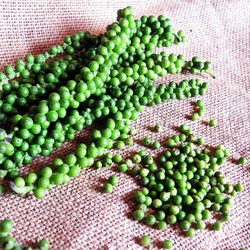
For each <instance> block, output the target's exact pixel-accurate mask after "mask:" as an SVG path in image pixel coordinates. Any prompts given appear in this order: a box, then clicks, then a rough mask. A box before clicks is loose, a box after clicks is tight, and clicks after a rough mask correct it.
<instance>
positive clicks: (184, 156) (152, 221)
mask: <svg viewBox="0 0 250 250" xmlns="http://www.w3.org/2000/svg"><path fill="white" fill-rule="evenodd" d="M180 132H181V133H180V134H176V135H173V136H172V137H171V138H169V139H168V140H167V141H166V146H167V149H164V151H163V152H162V153H161V154H160V155H159V156H158V157H157V158H156V159H155V158H154V157H153V156H151V155H150V154H146V152H145V151H144V150H142V151H140V152H138V153H137V154H139V155H140V156H141V161H140V162H138V164H139V168H136V167H135V169H136V171H135V172H136V174H134V175H135V176H136V177H137V178H138V177H139V184H140V185H141V186H142V187H141V188H140V189H139V190H137V191H136V192H135V193H134V200H135V202H136V204H137V206H136V208H135V210H134V212H133V217H134V219H135V220H137V221H144V222H145V223H146V224H147V225H150V226H155V227H157V228H158V229H160V230H164V229H165V228H166V227H167V225H169V224H170V225H174V224H177V225H178V226H179V227H180V229H181V230H183V231H184V232H185V234H186V236H188V237H193V236H194V230H195V229H205V228H206V221H208V220H209V219H210V218H211V217H212V216H214V215H215V214H216V215H217V216H216V218H217V221H216V222H215V223H214V224H213V229H214V230H220V229H221V223H222V222H224V221H228V220H229V218H230V216H229V211H230V208H231V205H232V203H233V200H234V197H235V196H236V194H237V192H241V191H243V186H242V184H240V183H238V184H235V185H232V184H230V183H229V182H228V181H227V180H226V178H225V177H224V176H223V174H222V172H220V171H219V166H221V165H223V164H225V162H226V158H227V157H228V156H229V151H228V150H227V149H225V148H224V147H223V146H218V147H217V148H216V149H215V151H214V152H213V151H212V150H209V149H207V148H205V147H202V144H203V143H204V140H203V139H202V138H196V137H195V135H194V134H193V133H192V131H191V130H190V129H189V128H188V127H187V126H186V125H184V124H183V125H181V126H180Z"/></svg>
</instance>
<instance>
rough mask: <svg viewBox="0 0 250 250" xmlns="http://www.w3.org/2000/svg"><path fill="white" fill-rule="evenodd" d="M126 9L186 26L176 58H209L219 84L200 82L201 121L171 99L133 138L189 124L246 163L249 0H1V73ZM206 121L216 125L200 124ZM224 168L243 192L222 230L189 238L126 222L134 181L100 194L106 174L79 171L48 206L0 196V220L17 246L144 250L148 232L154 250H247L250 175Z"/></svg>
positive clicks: (145, 116) (39, 162)
mask: <svg viewBox="0 0 250 250" xmlns="http://www.w3.org/2000/svg"><path fill="white" fill-rule="evenodd" d="M128 5H131V6H133V7H134V9H135V14H136V16H137V17H140V16H141V15H160V14H163V15H166V16H168V17H169V18H170V19H171V20H172V21H173V23H174V27H176V30H178V29H182V30H183V31H184V33H185V34H186V37H187V41H186V43H184V44H181V45H179V46H173V47H171V48H170V49H168V50H169V53H171V52H176V53H181V54H184V55H185V56H186V58H188V59H189V58H191V57H192V56H194V55H198V56H200V57H201V58H202V59H204V60H209V61H211V62H212V64H213V66H214V72H215V75H216V79H215V80H213V79H212V78H209V77H206V76H204V75H203V76H202V78H203V79H204V81H208V82H209V90H208V92H207V93H206V94H205V96H204V97H202V99H203V100H204V101H205V105H206V113H205V115H204V116H203V117H202V118H201V119H200V120H199V121H198V122H192V121H190V120H187V119H186V115H189V114H191V113H192V112H193V110H194V107H193V106H192V104H191V101H190V99H189V100H183V101H170V102H168V103H165V104H161V105H158V106H155V107H147V108H144V109H143V112H142V113H141V114H140V116H139V117H138V119H137V120H136V121H135V122H134V126H135V128H137V129H138V134H137V135H136V140H135V141H137V142H138V141H139V140H140V139H142V138H143V137H144V136H146V135H148V136H150V137H152V138H154V139H158V140H160V141H163V140H164V138H166V137H167V136H168V135H171V134H173V133H174V126H178V125H180V124H181V123H183V122H185V123H187V124H188V125H190V126H191V128H192V129H193V131H194V132H196V133H197V134H198V135H201V136H203V137H204V138H205V139H206V142H207V143H208V144H210V145H214V146H215V145H218V144H223V145H225V146H226V147H227V148H228V149H229V150H230V151H231V153H232V155H233V157H235V158H237V159H238V157H239V156H241V155H244V156H247V157H248V158H249V159H250V136H249V131H250V67H249V60H250V49H249V48H250V3H249V1H248V0H238V1H237V0H227V1H226V0H221V1H219V0H217V1H216V0H213V1H212V0H210V1H209V0H208V1H192V0H187V1H175V0H173V1H166V0H145V1H144V0H141V1H140V0H135V1H132V0H131V1H127V0H106V1H98V0H74V1H73V0H61V1H60V0H54V1H50V0H36V1H34V0H12V1H11V0H0V68H3V66H4V65H6V64H8V63H14V62H15V60H16V59H18V58H23V57H24V55H25V54H26V53H33V54H36V53H40V52H42V51H43V50H44V49H46V48H48V47H50V46H51V45H53V44H57V43H60V42H61V40H62V39H63V37H64V36H65V35H66V34H72V33H74V32H76V31H90V32H92V33H95V34H99V33H101V32H103V31H104V30H105V27H106V26H107V25H108V24H110V23H112V22H113V21H115V19H116V12H117V10H118V9H120V8H123V7H126V6H128ZM185 78H191V76H190V75H183V74H182V75H178V76H171V77H170V76H168V77H166V78H165V79H163V80H162V81H163V82H166V83H168V82H169V81H172V80H175V81H179V80H181V79H185ZM211 117H214V118H216V119H217V121H218V125H217V126H216V127H213V128H211V127H209V126H208V125H207V124H206V122H207V121H209V119H210V118H211ZM156 123H159V124H161V125H163V127H164V130H163V132H161V133H154V132H151V131H150V130H149V127H150V126H153V125H155V124H156ZM84 138H87V132H85V131H83V132H81V133H80V135H79V136H78V138H77V140H76V141H75V142H72V143H65V145H64V146H63V148H61V149H59V150H57V151H56V153H55V154H54V155H53V156H51V157H49V158H48V159H43V158H39V159H36V160H35V161H34V162H33V163H32V164H31V166H30V167H28V169H30V168H39V167H41V166H44V165H45V164H48V163H49V162H50V161H51V159H52V158H53V157H55V156H58V155H59V156H63V155H64V154H65V153H66V152H70V151H72V149H73V146H75V145H77V141H81V140H83V139H84ZM140 148H141V146H140V144H139V143H135V145H134V146H132V147H131V148H128V149H126V150H125V151H124V152H123V153H124V154H125V155H129V153H130V152H134V151H136V150H138V149H140ZM221 171H222V172H223V173H224V174H225V175H226V177H227V178H228V179H229V180H230V181H231V182H232V183H237V182H242V183H243V184H244V186H245V191H244V192H243V193H240V194H238V195H237V197H236V199H235V203H234V205H233V208H232V212H231V217H232V219H231V220H230V222H228V223H224V224H223V230H222V231H220V232H214V231H209V230H205V231H201V232H198V231H197V235H196V237H195V238H193V239H188V238H185V237H183V236H182V235H181V234H180V232H179V231H178V230H177V229H175V228H173V227H170V226H169V227H168V228H167V230H166V231H164V232H161V231H159V230H157V229H153V228H150V227H148V226H145V225H143V224H141V223H137V222H135V221H134V220H132V219H131V211H132V208H133V202H132V193H133V190H134V189H136V188H137V187H138V186H137V184H136V183H135V181H134V180H133V179H132V178H130V177H128V176H126V175H124V174H119V175H120V182H119V185H118V186H117V187H115V188H114V191H113V193H111V194H103V193H101V191H100V188H101V186H102V183H103V181H104V180H105V179H107V178H108V176H109V175H110V174H111V173H114V172H113V171H112V170H107V169H106V170H100V171H96V170H91V169H88V170H84V171H82V173H81V174H80V175H79V176H78V177H77V178H75V179H74V180H71V181H70V183H69V184H68V185H64V186H61V187H56V188H54V189H52V190H51V191H50V192H49V193H48V194H47V196H46V197H45V199H43V200H36V199H35V198H33V197H32V196H28V197H27V198H21V197H17V196H16V195H14V194H10V193H8V194H6V195H5V196H3V197H0V217H1V219H3V218H6V217H9V218H11V219H12V220H13V221H14V224H15V229H14V231H13V235H14V236H15V237H16V238H17V239H18V240H20V241H21V242H23V243H27V244H30V243H33V242H35V241H36V240H38V239H41V238H43V237H44V238H47V239H49V241H50V242H51V249H52V250H58V249H59V250H83V249H84V250H85V249H91V250H92V249H93V250H94V249H119V250H125V249H129V250H130V249H142V248H141V247H140V246H139V244H138V238H139V237H140V236H141V235H142V234H148V235H150V236H151V237H152V239H153V246H154V247H153V249H156V248H157V247H158V246H159V242H160V241H162V240H165V239H172V241H173V243H174V248H173V249H186V250H193V249H195V250H196V249H197V250H198V249H220V250H221V249H225V250H234V249H235V250H236V249H239V248H240V247H246V248H250V234H249V233H250V198H249V192H250V168H249V164H247V165H246V166H241V165H235V164H234V163H232V162H231V161H229V162H227V163H226V164H225V166H223V167H221Z"/></svg>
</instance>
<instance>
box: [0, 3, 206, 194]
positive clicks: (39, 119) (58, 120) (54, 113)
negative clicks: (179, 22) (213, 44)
mask: <svg viewBox="0 0 250 250" xmlns="http://www.w3.org/2000/svg"><path fill="white" fill-rule="evenodd" d="M184 41H185V36H184V34H183V32H182V31H178V32H174V30H173V26H172V24H171V22H170V20H169V19H168V18H166V17H164V16H162V15H161V16H159V17H154V16H149V17H146V16H142V17H141V18H140V19H135V18H134V16H133V9H132V8H131V7H127V8H125V9H122V10H119V11H118V16H117V22H114V23H112V24H111V25H109V26H108V27H107V30H106V32H105V33H104V34H102V35H100V36H94V35H91V34H90V33H88V32H77V33H76V34H74V35H72V36H66V37H65V39H64V41H63V42H62V44H60V45H56V46H52V47H51V48H50V49H49V50H48V51H45V52H44V53H43V54H39V55H37V56H32V55H26V57H25V60H17V62H16V65H15V67H12V66H10V65H8V66H6V68H5V72H3V73H1V74H0V82H1V84H2V92H1V95H2V99H1V101H0V111H1V112H0V126H1V127H2V129H1V131H0V163H1V166H0V176H1V177H2V178H5V179H8V180H10V181H11V188H12V189H13V190H14V191H15V192H16V193H18V194H21V195H24V194H26V193H28V192H30V191H32V192H33V193H34V195H35V197H37V198H43V197H44V195H45V191H46V190H48V189H50V188H52V187H53V186H55V185H61V184H64V183H67V182H68V181H69V180H70V178H72V177H75V176H76V175H78V174H79V172H80V170H81V169H82V168H84V167H90V166H95V167H96V168H100V167H101V166H104V165H105V166H106V165H108V164H112V163H111V162H110V161H111V159H108V160H107V162H105V164H103V163H102V158H103V157H104V156H103V153H104V151H105V150H106V149H111V148H117V149H124V148H125V147H126V146H131V145H132V144H133V141H132V139H131V138H130V135H131V134H132V133H131V132H130V130H131V128H130V122H131V121H132V120H135V119H136V118H137V116H138V113H139V112H141V111H142V107H143V106H151V105H154V104H160V103H162V102H165V101H168V100H172V99H178V100H181V99H183V98H185V97H187V98H189V97H195V96H198V95H203V94H204V91H205V90H206V89H207V86H208V84H207V83H206V82H201V81H200V80H198V79H192V80H189V81H187V80H182V81H180V83H176V82H170V83H169V84H160V85H159V86H157V87H156V86H155V85H154V80H156V79H157V78H158V77H162V76H167V74H177V73H181V72H182V71H183V70H189V69H190V70H191V71H192V72H193V70H192V69H193V68H194V67H196V70H195V72H193V73H197V72H205V73H206V72H207V70H205V69H204V67H205V68H206V67H207V62H206V63H204V65H203V64H202V63H201V62H200V61H199V62H200V64H202V67H200V66H199V67H198V66H197V65H198V59H197V58H196V59H197V60H196V63H195V64H194V65H192V66H191V68H190V65H189V64H188V61H186V60H185V58H184V56H183V55H176V54H173V53H170V54H167V52H164V51H162V52H160V53H155V48H157V47H169V46H170V45H172V44H176V45H177V44H179V43H180V42H184ZM59 55H60V56H59ZM58 56H59V57H58ZM48 59H49V60H48ZM198 68H199V69H200V70H199V69H198ZM94 122H95V124H96V125H97V126H98V124H99V127H100V129H94V130H93V131H92V132H91V140H92V141H91V142H90V143H88V144H81V145H79V147H78V148H77V150H76V152H74V153H71V154H69V155H67V156H66V157H65V158H64V159H61V158H60V159H56V160H55V161H54V162H53V163H52V164H51V166H45V167H43V168H42V169H40V170H38V171H36V172H30V173H28V174H27V175H25V176H22V177H21V176H20V173H19V167H21V166H23V165H25V164H29V163H30V162H31V161H32V160H33V159H34V158H35V157H37V156H39V155H42V156H48V155H50V154H51V153H52V152H53V151H54V149H55V148H58V147H61V146H62V144H63V143H64V142H65V141H67V140H73V139H74V138H75V134H76V133H77V131H80V130H83V129H84V128H85V127H86V126H90V125H92V124H93V123H94ZM151 146H152V148H154V149H158V148H159V147H160V144H159V142H154V143H153V144H152V145H151ZM79 152H81V153H79ZM120 168H121V170H122V171H123V172H124V171H125V168H124V166H122V167H120Z"/></svg>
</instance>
